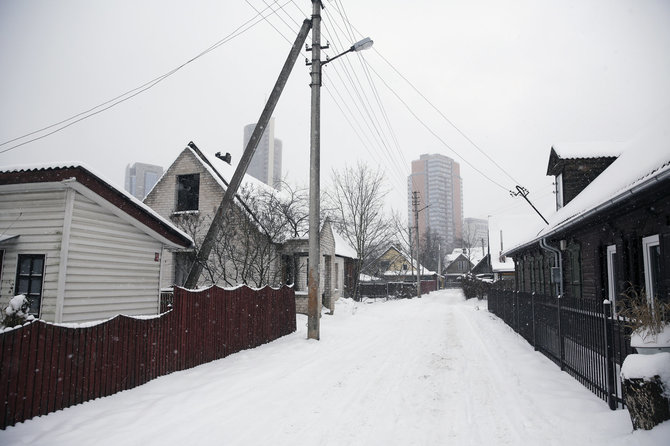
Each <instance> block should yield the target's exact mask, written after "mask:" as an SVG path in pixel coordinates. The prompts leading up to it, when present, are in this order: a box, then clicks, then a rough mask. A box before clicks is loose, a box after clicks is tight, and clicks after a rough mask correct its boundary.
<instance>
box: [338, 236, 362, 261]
mask: <svg viewBox="0 0 670 446" xmlns="http://www.w3.org/2000/svg"><path fill="white" fill-rule="evenodd" d="M333 238H334V239H335V255H336V256H340V257H347V258H349V259H357V258H358V254H357V253H356V250H355V249H354V248H353V247H352V246H351V245H350V244H349V242H347V241H346V240H345V239H344V237H342V236H341V235H340V234H339V233H338V232H337V231H333Z"/></svg>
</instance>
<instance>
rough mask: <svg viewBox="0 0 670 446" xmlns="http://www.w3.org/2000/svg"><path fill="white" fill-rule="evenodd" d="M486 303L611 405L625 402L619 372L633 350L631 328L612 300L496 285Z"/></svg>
mask: <svg viewBox="0 0 670 446" xmlns="http://www.w3.org/2000/svg"><path fill="white" fill-rule="evenodd" d="M488 306H489V311H490V312H492V313H493V314H495V315H497V316H498V317H500V318H501V319H502V320H503V321H505V323H507V325H509V326H510V327H512V328H513V329H514V330H515V331H516V332H517V333H519V334H520V335H521V336H522V337H523V338H524V339H526V340H527V341H528V342H529V343H530V344H531V345H532V346H533V347H535V350H538V351H540V352H542V353H543V354H544V355H545V356H547V357H548V358H549V359H551V360H552V361H553V362H555V363H556V365H558V366H559V367H560V368H561V370H565V371H566V372H568V373H569V374H570V375H572V376H573V377H574V378H575V379H577V380H578V381H579V382H580V383H582V384H583V385H584V386H585V387H586V388H588V389H589V390H591V391H592V392H593V393H595V394H596V395H598V396H599V397H600V398H602V399H603V400H605V401H607V403H608V405H609V407H610V408H611V409H616V408H617V407H623V405H624V401H623V395H622V390H621V379H620V377H619V375H620V371H621V365H622V364H623V361H624V359H625V358H626V356H628V355H629V354H631V353H633V349H632V348H631V346H630V330H629V329H628V328H627V327H625V325H624V323H623V321H622V320H621V319H620V318H619V317H618V316H617V315H615V314H614V312H613V309H612V308H611V304H610V303H609V301H605V302H602V301H596V300H591V299H571V298H560V299H559V298H556V297H552V296H545V295H538V294H535V293H523V292H519V291H506V290H500V289H495V288H494V289H491V290H490V291H489V294H488Z"/></svg>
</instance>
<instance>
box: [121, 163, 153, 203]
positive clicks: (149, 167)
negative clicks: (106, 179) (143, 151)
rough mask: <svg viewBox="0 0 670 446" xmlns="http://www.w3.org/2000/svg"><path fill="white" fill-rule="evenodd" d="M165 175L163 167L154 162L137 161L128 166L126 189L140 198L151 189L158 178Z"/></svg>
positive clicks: (142, 198)
mask: <svg viewBox="0 0 670 446" xmlns="http://www.w3.org/2000/svg"><path fill="white" fill-rule="evenodd" d="M161 175H163V168H162V167H161V166H156V165H154V164H145V163H135V164H133V165H132V166H131V165H130V164H129V165H127V166H126V180H125V185H124V189H125V190H126V191H127V192H130V194H131V195H132V196H134V197H135V198H137V199H138V200H144V197H146V196H147V194H148V193H149V192H150V191H151V189H152V188H153V187H154V185H155V184H156V182H157V181H158V179H159V178H160V177H161Z"/></svg>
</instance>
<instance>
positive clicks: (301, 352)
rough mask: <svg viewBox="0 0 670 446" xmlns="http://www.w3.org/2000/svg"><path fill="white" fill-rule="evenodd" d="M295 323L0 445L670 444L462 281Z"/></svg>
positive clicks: (665, 434) (29, 425)
mask: <svg viewBox="0 0 670 446" xmlns="http://www.w3.org/2000/svg"><path fill="white" fill-rule="evenodd" d="M298 317H299V319H298V331H297V332H296V333H294V334H291V335H288V336H285V337H283V338H281V339H279V340H277V341H275V342H272V343H270V344H267V345H264V346H261V347H258V348H256V349H253V350H249V351H246V352H241V353H238V354H235V355H233V356H230V357H228V358H225V359H222V360H219V361H215V362H212V363H209V364H205V365H202V366H200V367H196V368H194V369H191V370H186V371H183V372H178V373H173V374H172V375H169V376H165V377H162V378H159V379H156V380H154V381H152V382H150V383H148V384H146V385H144V386H141V387H138V388H136V389H133V390H128V391H125V392H122V393H119V394H116V395H113V396H110V397H107V398H102V399H99V400H96V401H91V402H88V403H84V404H81V405H79V406H76V407H72V408H68V409H65V410H62V411H59V412H56V413H52V414H50V415H48V416H44V417H39V418H36V419H33V420H30V421H27V422H25V423H21V424H19V425H17V426H14V427H10V428H8V429H6V430H5V431H0V444H2V445H20V444H30V445H50V446H55V445H83V444H96V445H114V446H118V445H143V446H150V445H186V444H188V445H191V444H193V445H315V444H318V445H506V444H509V445H533V446H535V445H538V444H541V445H543V446H546V445H590V446H599V445H603V446H604V445H608V446H611V445H667V444H669V443H670V422H666V423H664V424H662V425H661V426H658V427H656V428H655V429H654V430H652V431H649V432H639V431H638V432H632V427H631V423H630V419H629V415H628V412H627V411H625V410H618V411H610V410H609V409H608V408H607V405H606V404H605V402H603V401H601V400H600V399H598V398H597V397H596V396H594V395H593V394H591V393H590V392H589V391H588V390H586V389H585V388H584V387H582V386H581V385H580V384H579V383H577V382H576V381H575V380H574V379H572V378H571V377H570V376H569V375H567V374H566V373H563V372H561V371H560V370H559V369H558V368H557V367H556V366H555V365H554V364H553V363H551V362H550V361H549V360H548V359H546V358H545V357H544V356H542V355H541V354H540V353H537V352H534V351H533V349H532V347H531V346H529V345H528V344H527V343H526V342H525V341H524V340H523V339H522V338H521V337H519V336H518V335H517V334H515V333H514V332H513V331H512V330H511V329H510V328H509V327H507V326H506V325H505V324H504V323H503V322H502V321H500V320H499V319H497V318H496V317H495V316H493V315H491V314H490V313H488V311H486V302H478V301H476V300H469V301H467V302H466V301H465V300H464V299H463V297H462V294H461V293H460V291H453V290H450V291H440V292H434V293H431V294H430V295H428V296H424V298H422V299H412V300H400V301H388V302H383V301H379V302H376V303H374V304H367V303H354V302H352V301H350V300H340V301H339V302H338V304H337V306H336V310H335V315H334V316H329V315H324V316H323V317H322V320H321V341H313V340H311V341H308V340H306V326H305V325H306V318H304V317H303V316H298Z"/></svg>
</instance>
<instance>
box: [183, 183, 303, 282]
mask: <svg viewBox="0 0 670 446" xmlns="http://www.w3.org/2000/svg"><path fill="white" fill-rule="evenodd" d="M306 203H307V198H306V192H304V189H295V188H292V187H289V186H287V187H286V188H285V190H283V191H282V192H278V191H275V190H270V189H266V188H257V189H255V188H243V189H242V190H241V192H240V193H239V200H238V201H236V204H237V205H236V206H233V207H231V208H230V209H229V210H228V211H227V212H226V214H225V215H224V218H223V228H224V230H223V231H222V233H221V235H220V237H219V239H218V240H217V241H216V243H215V244H214V246H213V247H212V251H211V253H210V255H209V258H208V259H207V261H205V262H203V264H202V266H203V273H202V277H201V284H202V285H211V284H219V285H229V286H232V285H237V284H240V283H243V284H247V285H251V286H256V287H262V286H264V285H271V286H276V285H280V284H281V283H282V268H281V246H280V244H281V243H282V242H283V241H284V240H286V238H289V237H300V236H303V235H304V234H305V233H306V221H307V205H306ZM210 219H211V217H208V216H205V217H203V216H200V215H199V214H181V215H176V216H174V217H173V220H174V222H175V223H176V224H177V225H178V226H179V227H180V228H181V229H183V230H184V231H185V232H187V233H188V234H189V235H191V237H192V238H193V240H194V250H193V251H191V252H188V253H180V254H179V255H178V260H177V265H176V270H177V282H178V283H179V278H180V276H181V274H188V271H190V266H191V264H192V263H193V262H194V261H197V259H198V256H197V253H198V252H199V249H200V247H201V245H202V240H203V238H204V234H205V233H206V231H207V228H208V227H209V225H210V224H211V220H210Z"/></svg>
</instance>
